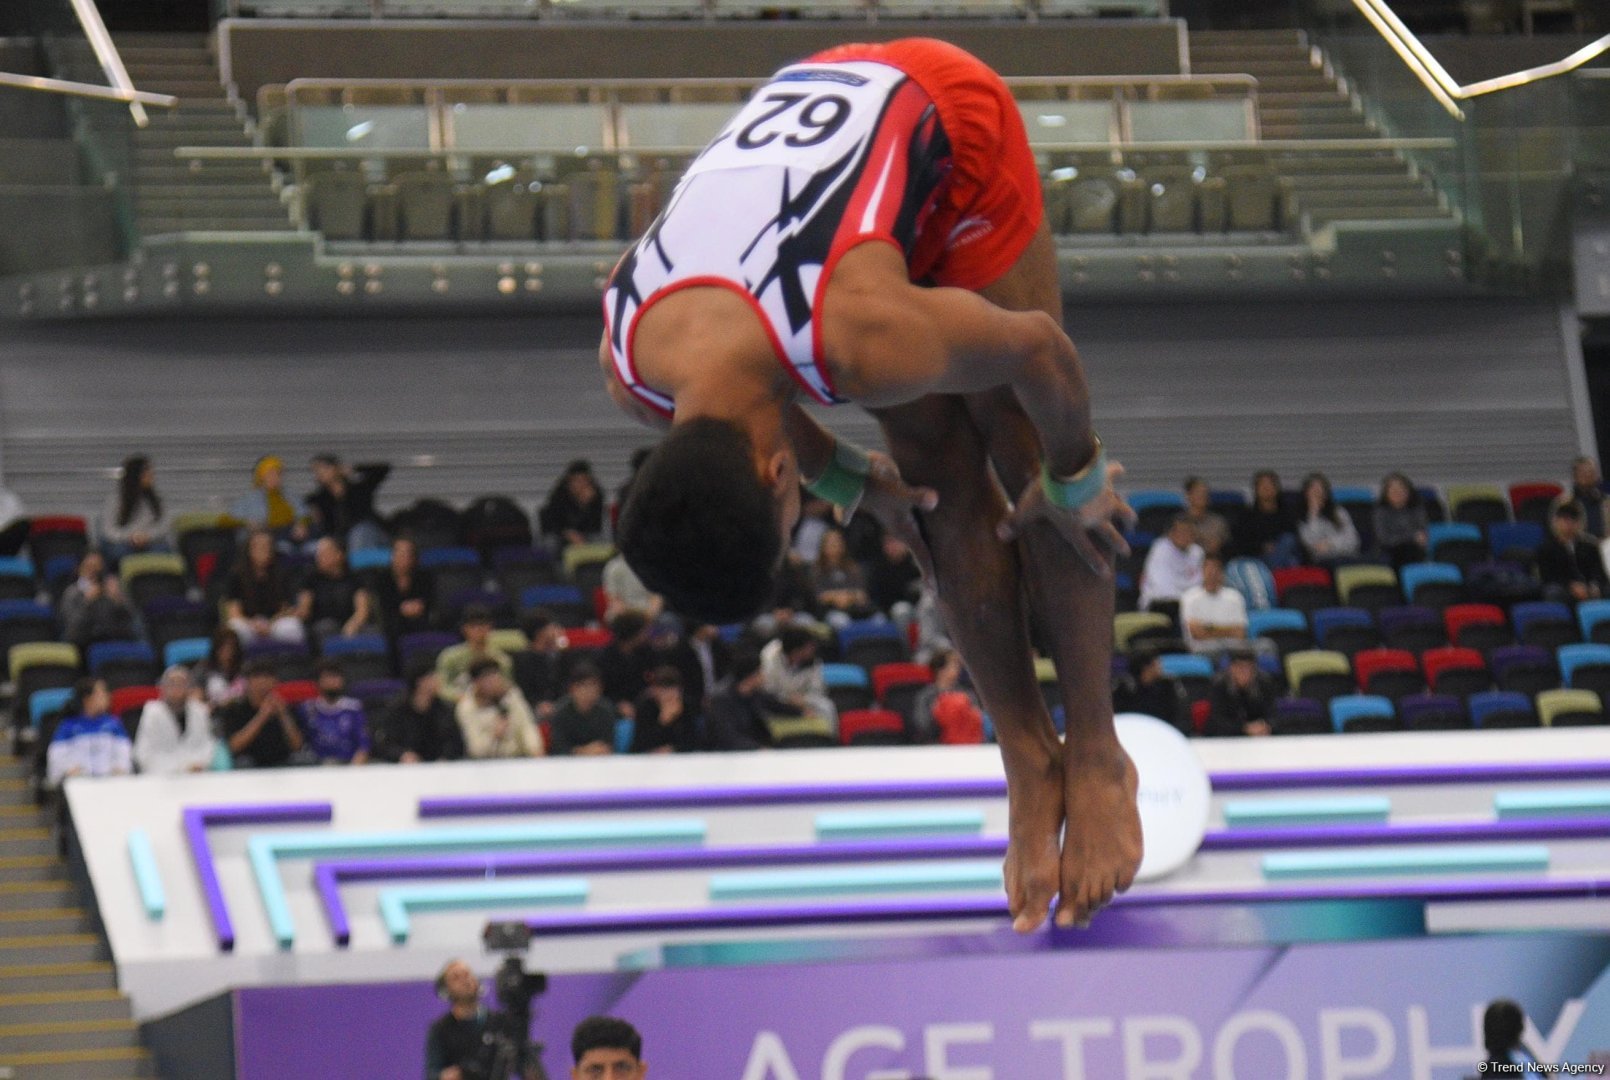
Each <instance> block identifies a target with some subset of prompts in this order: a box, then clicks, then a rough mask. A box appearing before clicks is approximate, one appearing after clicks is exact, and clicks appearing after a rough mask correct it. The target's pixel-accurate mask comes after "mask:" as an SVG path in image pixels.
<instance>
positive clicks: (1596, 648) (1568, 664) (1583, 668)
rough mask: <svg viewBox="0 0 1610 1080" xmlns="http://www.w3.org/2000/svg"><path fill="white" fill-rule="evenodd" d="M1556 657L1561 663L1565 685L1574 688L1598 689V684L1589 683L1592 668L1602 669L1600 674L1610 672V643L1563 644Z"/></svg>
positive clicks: (1561, 673)
mask: <svg viewBox="0 0 1610 1080" xmlns="http://www.w3.org/2000/svg"><path fill="white" fill-rule="evenodd" d="M1554 658H1555V660H1556V661H1557V662H1558V663H1559V665H1560V676H1561V678H1563V679H1564V680H1565V685H1566V686H1568V687H1571V688H1573V689H1578V688H1582V689H1590V690H1597V689H1598V686H1597V685H1593V686H1588V685H1587V681H1588V680H1587V676H1588V672H1589V671H1590V670H1592V669H1595V668H1598V669H1602V670H1601V671H1600V673H1599V674H1600V676H1603V675H1606V674H1610V645H1581V644H1578V645H1562V646H1560V648H1559V650H1558V651H1557V652H1556V653H1555V654H1554Z"/></svg>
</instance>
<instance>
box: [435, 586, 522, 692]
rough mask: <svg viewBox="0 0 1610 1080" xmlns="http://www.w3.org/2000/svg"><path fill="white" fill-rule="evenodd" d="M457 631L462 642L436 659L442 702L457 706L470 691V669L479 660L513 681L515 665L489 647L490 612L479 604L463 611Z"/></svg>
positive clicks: (493, 646) (490, 631) (490, 634)
mask: <svg viewBox="0 0 1610 1080" xmlns="http://www.w3.org/2000/svg"><path fill="white" fill-rule="evenodd" d="M462 618H463V621H462V623H460V625H459V630H460V631H461V632H462V633H463V634H464V641H463V643H462V644H459V645H451V646H449V647H448V648H446V649H443V650H442V654H441V655H440V656H438V657H437V658H436V674H437V675H439V676H441V683H442V688H441V694H442V700H443V701H447V702H456V701H458V699H459V698H461V697H463V696H464V693H465V691H466V690H468V689H469V685H470V679H471V678H472V676H471V674H470V669H471V668H473V667H474V666H475V665H476V664H478V663H480V662H481V661H482V660H491V661H492V662H493V663H495V664H497V666H498V667H499V668H501V669H502V671H503V674H504V676H505V677H507V678H513V677H514V661H512V660H510V659H509V654H508V653H506V652H504V651H503V650H502V649H500V648H498V647H497V646H496V645H494V644H492V612H491V611H490V610H489V609H488V608H485V607H482V606H481V605H480V604H471V605H469V606H468V607H466V608H465V609H464V615H463V617H462Z"/></svg>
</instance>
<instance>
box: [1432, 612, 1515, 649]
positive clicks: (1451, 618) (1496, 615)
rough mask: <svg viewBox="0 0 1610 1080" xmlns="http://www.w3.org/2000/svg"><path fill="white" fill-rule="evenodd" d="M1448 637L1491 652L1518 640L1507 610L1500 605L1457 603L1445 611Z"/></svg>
mask: <svg viewBox="0 0 1610 1080" xmlns="http://www.w3.org/2000/svg"><path fill="white" fill-rule="evenodd" d="M1442 619H1443V622H1444V624H1445V625H1446V626H1447V627H1448V640H1449V641H1451V642H1453V643H1454V644H1455V645H1459V646H1462V647H1464V648H1467V649H1475V650H1477V651H1478V652H1483V653H1486V652H1490V651H1492V650H1493V649H1496V648H1498V646H1500V645H1508V644H1510V643H1511V642H1513V641H1514V636H1513V635H1512V634H1511V633H1510V632H1509V624H1508V623H1506V622H1505V621H1504V609H1503V608H1501V607H1499V606H1498V605H1497V604H1454V605H1453V606H1452V607H1449V608H1447V609H1446V610H1444V611H1443V613H1442Z"/></svg>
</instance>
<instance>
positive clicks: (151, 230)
mask: <svg viewBox="0 0 1610 1080" xmlns="http://www.w3.org/2000/svg"><path fill="white" fill-rule="evenodd" d="M295 228H296V226H294V225H292V224H291V220H290V218H288V217H287V218H285V219H283V220H281V221H277V222H274V221H234V220H223V219H217V220H215V219H210V218H209V219H199V218H198V219H191V220H184V221H180V220H173V219H164V220H157V221H142V222H140V235H142V236H166V235H168V234H170V233H182V232H238V233H263V232H292V231H294V230H295Z"/></svg>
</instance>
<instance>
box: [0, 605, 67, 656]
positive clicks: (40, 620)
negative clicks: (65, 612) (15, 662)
mask: <svg viewBox="0 0 1610 1080" xmlns="http://www.w3.org/2000/svg"><path fill="white" fill-rule="evenodd" d="M55 640H56V615H55V613H54V612H52V611H51V610H50V609H49V608H48V607H45V606H44V605H43V604H36V603H34V602H33V601H32V600H0V649H3V650H5V651H6V652H7V653H8V654H9V652H10V650H11V649H13V648H14V647H16V646H18V645H24V644H27V643H29V642H34V641H55Z"/></svg>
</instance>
